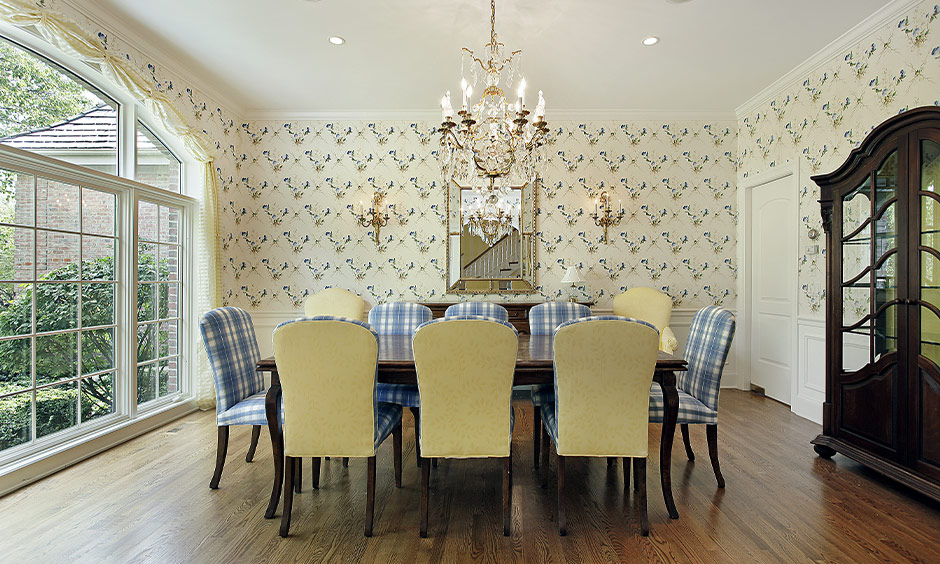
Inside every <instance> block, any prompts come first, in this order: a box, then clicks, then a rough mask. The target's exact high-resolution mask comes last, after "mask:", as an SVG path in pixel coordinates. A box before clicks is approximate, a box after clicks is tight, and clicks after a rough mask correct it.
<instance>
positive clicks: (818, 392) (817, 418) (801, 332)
mask: <svg viewBox="0 0 940 564" xmlns="http://www.w3.org/2000/svg"><path fill="white" fill-rule="evenodd" d="M797 341H798V345H797V346H798V352H797V354H798V358H799V364H798V369H797V375H796V380H795V381H794V382H793V389H792V394H791V396H792V397H791V400H790V411H792V412H793V413H795V414H797V415H799V416H800V417H805V418H806V419H809V420H810V421H814V422H816V423H822V407H823V402H824V401H825V400H826V322H825V321H824V320H822V319H812V318H807V317H800V318H798V319H797Z"/></svg>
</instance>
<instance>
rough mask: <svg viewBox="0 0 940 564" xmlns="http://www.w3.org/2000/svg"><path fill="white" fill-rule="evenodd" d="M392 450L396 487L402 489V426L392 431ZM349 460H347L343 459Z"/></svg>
mask: <svg viewBox="0 0 940 564" xmlns="http://www.w3.org/2000/svg"><path fill="white" fill-rule="evenodd" d="M392 449H393V450H394V453H393V456H394V463H395V487H396V488H400V487H401V424H400V423H399V424H398V426H396V427H395V428H394V429H392ZM343 460H347V459H345V458H344V459H343Z"/></svg>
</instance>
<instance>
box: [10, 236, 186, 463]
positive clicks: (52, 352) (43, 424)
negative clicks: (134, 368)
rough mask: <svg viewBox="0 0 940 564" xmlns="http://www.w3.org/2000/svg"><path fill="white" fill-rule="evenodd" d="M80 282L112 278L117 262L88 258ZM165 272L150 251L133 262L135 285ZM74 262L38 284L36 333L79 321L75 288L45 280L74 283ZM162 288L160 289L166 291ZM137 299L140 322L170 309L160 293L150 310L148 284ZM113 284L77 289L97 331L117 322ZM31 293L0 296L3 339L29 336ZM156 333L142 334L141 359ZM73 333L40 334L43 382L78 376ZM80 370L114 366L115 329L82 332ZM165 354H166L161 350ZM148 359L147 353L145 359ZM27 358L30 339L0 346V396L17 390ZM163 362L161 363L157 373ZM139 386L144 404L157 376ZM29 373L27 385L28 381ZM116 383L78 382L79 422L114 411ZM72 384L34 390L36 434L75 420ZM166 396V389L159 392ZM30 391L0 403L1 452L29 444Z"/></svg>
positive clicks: (85, 318) (85, 321) (86, 320)
mask: <svg viewBox="0 0 940 564" xmlns="http://www.w3.org/2000/svg"><path fill="white" fill-rule="evenodd" d="M81 268H82V274H84V279H85V280H114V279H115V272H114V261H113V259H111V258H99V259H94V260H86V261H83V262H82V265H81ZM168 273H169V267H168V266H167V264H166V263H163V264H161V265H159V267H158V265H157V261H156V260H155V257H154V255H153V254H148V253H145V254H141V255H140V256H139V258H138V270H137V275H138V278H139V279H140V280H156V279H157V278H158V275H159V276H160V278H162V279H166V276H167V274H168ZM79 275H80V273H79V265H78V264H77V263H76V264H69V265H66V266H63V267H60V268H58V269H56V270H53V271H52V272H49V273H48V274H46V275H45V276H43V277H42V278H41V282H40V283H39V284H37V285H36V288H37V289H36V329H37V331H40V332H41V331H58V330H66V329H74V328H76V327H77V320H78V315H79V312H78V286H79V285H78V284H77V283H68V282H63V283H43V282H54V281H77V280H78V279H79ZM160 286H161V290H162V289H164V288H165V287H164V286H163V285H160ZM140 288H141V291H140V292H138V295H137V318H138V319H140V320H149V319H155V318H156V316H155V314H156V313H159V314H160V317H167V315H168V313H169V306H168V305H167V304H166V298H167V293H166V292H161V296H160V299H161V304H162V305H161V307H160V311H159V312H156V311H155V305H154V299H153V292H152V291H151V289H152V285H143V284H142V285H141V286H140ZM114 298H115V296H114V285H112V284H88V283H86V284H83V285H82V306H83V307H82V312H81V316H82V326H83V327H94V326H100V325H111V324H112V323H114V321H115V320H114V306H115V303H114V302H115V300H114ZM32 307H33V290H32V288H31V286H30V285H25V284H24V285H22V286H21V287H20V288H19V292H18V293H15V294H14V293H11V292H7V293H6V294H4V293H3V292H0V335H4V336H7V335H22V334H29V333H30V332H31V323H32V321H31V318H32V315H31V314H32ZM148 327H153V328H154V330H152V331H147V332H145V333H142V334H141V336H140V337H141V338H140V339H139V342H138V349H137V357H138V359H141V360H143V359H145V358H153V354H152V352H147V351H154V350H156V347H157V342H158V337H159V335H158V334H157V331H156V326H155V325H151V326H148ZM76 338H77V334H76V333H67V334H63V335H60V336H59V337H58V338H52V337H38V338H37V339H36V347H37V349H36V376H37V379H39V381H40V383H46V382H50V383H51V382H55V381H59V380H63V379H68V378H74V377H75V376H76V375H77V373H76V365H75V356H76V350H77V346H78V344H77V342H76ZM81 339H82V373H85V374H87V373H91V372H97V371H100V370H106V369H109V368H112V367H114V352H115V351H114V331H113V329H101V330H92V331H83V332H82V333H81ZM160 353H161V354H165V351H160ZM148 355H149V356H148ZM31 359H32V351H31V348H30V340H29V339H15V340H6V341H0V393H5V392H11V391H14V390H17V389H22V388H23V387H24V386H23V384H22V382H23V372H24V368H23V367H25V370H28V367H29V366H30V362H31ZM164 367H165V365H162V363H161V366H160V369H161V371H162V370H163V369H164ZM142 376H144V378H143V379H142V380H143V381H142V382H138V386H139V387H140V386H141V385H144V386H146V385H149V388H148V389H145V390H139V392H142V394H141V395H142V399H141V401H143V400H145V399H153V397H154V392H153V390H154V387H155V386H154V380H153V378H155V377H157V371H156V370H154V367H148V368H147V370H146V374H142ZM28 380H29V378H28V373H27V376H26V381H27V382H28ZM114 385H115V383H114V381H113V378H112V377H111V376H110V375H105V376H99V377H93V378H85V379H84V380H82V381H81V394H82V420H83V421H88V420H90V419H93V418H95V417H100V416H102V415H105V414H108V413H112V412H113V410H114V400H113V398H114V390H115V388H114ZM78 393H79V391H78V389H77V388H76V385H75V383H72V384H68V385H63V386H57V387H52V388H45V389H43V390H41V391H40V392H39V401H38V402H37V405H36V435H37V436H39V437H42V436H45V435H48V434H50V433H54V432H56V431H59V430H62V429H66V428H68V427H70V426H72V425H75V424H76V422H77V417H76V415H77V414H76V411H77V395H78ZM161 393H163V392H161ZM30 401H31V394H29V393H25V394H18V395H15V396H10V397H7V398H3V399H0V450H3V449H6V448H9V447H12V446H15V445H17V444H21V443H23V442H26V441H28V440H29V420H30Z"/></svg>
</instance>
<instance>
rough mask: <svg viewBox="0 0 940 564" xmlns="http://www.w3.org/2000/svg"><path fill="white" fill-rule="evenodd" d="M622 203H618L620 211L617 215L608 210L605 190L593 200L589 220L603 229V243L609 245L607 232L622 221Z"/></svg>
mask: <svg viewBox="0 0 940 564" xmlns="http://www.w3.org/2000/svg"><path fill="white" fill-rule="evenodd" d="M623 215H624V213H623V203H622V202H621V203H620V210H619V211H618V212H617V213H614V212H613V210H611V209H610V194H608V193H607V191H606V190H604V191H603V192H601V195H600V196H599V197H598V198H596V199H595V200H594V213H592V214H591V219H593V220H594V225H597V226H598V227H603V228H604V243H605V244H607V243H610V240H609V239H608V238H607V230H608V228H610V227H611V226H614V225H620V220H622V219H623Z"/></svg>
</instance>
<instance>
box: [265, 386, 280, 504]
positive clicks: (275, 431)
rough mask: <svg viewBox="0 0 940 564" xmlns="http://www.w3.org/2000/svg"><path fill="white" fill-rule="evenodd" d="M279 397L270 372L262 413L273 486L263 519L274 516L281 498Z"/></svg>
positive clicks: (277, 388)
mask: <svg viewBox="0 0 940 564" xmlns="http://www.w3.org/2000/svg"><path fill="white" fill-rule="evenodd" d="M280 397H281V383H280V381H279V380H278V379H277V376H276V373H272V377H271V387H270V388H268V393H267V395H265V397H264V414H265V416H266V417H267V420H268V432H269V433H270V434H271V453H272V455H273V456H274V487H273V488H272V489H271V501H269V502H268V508H267V510H266V511H265V512H264V518H265V519H272V518H274V512H275V511H277V504H278V502H279V501H280V499H281V486H282V485H283V482H284V437H283V436H282V435H281V422H280V418H279V417H278V415H279V414H278V412H277V411H278V410H277V401H278V399H279V398H280Z"/></svg>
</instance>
